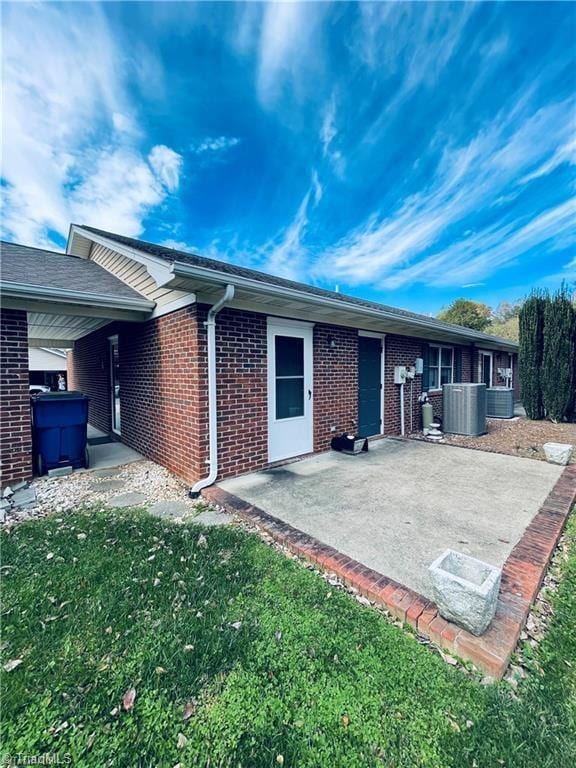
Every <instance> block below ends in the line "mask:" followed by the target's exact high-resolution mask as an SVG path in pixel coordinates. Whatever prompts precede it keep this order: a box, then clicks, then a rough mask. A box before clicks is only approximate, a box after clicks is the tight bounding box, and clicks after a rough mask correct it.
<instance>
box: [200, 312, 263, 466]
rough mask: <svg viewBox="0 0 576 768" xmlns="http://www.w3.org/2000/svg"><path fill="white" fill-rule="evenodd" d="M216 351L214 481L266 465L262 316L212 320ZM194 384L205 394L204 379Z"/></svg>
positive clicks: (224, 316)
mask: <svg viewBox="0 0 576 768" xmlns="http://www.w3.org/2000/svg"><path fill="white" fill-rule="evenodd" d="M207 310H208V307H204V308H203V312H204V314H205V313H206V312H207ZM216 351H217V357H216V376H217V382H218V435H219V440H218V476H219V477H221V478H224V477H232V476H234V475H239V474H243V473H245V472H250V471H252V470H254V469H260V468H262V467H264V466H266V464H267V462H268V394H267V387H268V383H267V381H268V371H267V359H268V358H267V323H266V315H261V314H257V313H255V312H243V311H240V310H237V309H227V308H224V309H223V310H222V311H221V312H220V313H219V314H218V315H217V317H216ZM200 383H201V386H202V387H203V389H205V390H206V391H207V387H208V382H207V377H206V376H203V377H202V378H201V382H200ZM207 407H208V406H206V409H207ZM207 416H208V414H207V412H206V420H205V429H206V432H207V430H208V419H207ZM207 471H208V470H207V468H206V472H207Z"/></svg>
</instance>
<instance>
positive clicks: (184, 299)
mask: <svg viewBox="0 0 576 768" xmlns="http://www.w3.org/2000/svg"><path fill="white" fill-rule="evenodd" d="M190 304H196V294H195V293H186V294H184V296H180V298H178V299H174V301H170V302H168V303H167V304H162V305H161V306H159V307H156V309H155V310H154V312H152V314H151V315H150V319H151V320H153V319H154V318H155V317H162V316H163V315H168V314H170V312H175V311H176V310H177V309H182V308H183V307H188V306H189V305H190Z"/></svg>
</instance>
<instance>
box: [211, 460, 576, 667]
mask: <svg viewBox="0 0 576 768" xmlns="http://www.w3.org/2000/svg"><path fill="white" fill-rule="evenodd" d="M202 495H203V496H204V497H205V498H206V499H207V500H208V501H211V502H214V503H215V504H218V505H219V506H221V507H224V508H225V509H226V510H228V511H229V512H231V513H233V514H237V515H239V516H240V517H242V518H244V519H245V520H247V521H249V522H250V523H253V524H255V525H256V526H257V527H259V528H261V529H262V530H264V531H265V532H266V533H268V534H269V535H270V536H272V538H273V539H274V540H275V541H277V542H279V543H280V544H283V545H285V546H286V547H288V549H289V550H290V551H291V552H293V553H294V554H297V555H300V556H302V557H304V558H305V559H307V560H309V561H310V562H313V563H316V564H317V565H319V566H320V567H321V568H322V569H323V570H325V571H329V572H332V573H335V574H336V576H337V577H338V578H339V579H341V580H342V581H343V582H344V583H345V584H346V585H348V586H350V587H354V588H356V589H357V590H358V591H359V592H360V593H361V594H363V595H365V596H366V597H367V598H368V599H370V600H372V601H374V602H375V603H377V604H379V605H381V606H383V607H384V608H386V609H388V610H389V611H390V613H391V614H392V615H393V616H395V617H396V618H397V619H400V620H401V621H403V622H406V623H407V624H409V625H410V626H411V627H413V628H414V629H415V630H416V631H417V632H418V633H420V634H421V635H424V636H425V637H428V638H429V639H430V640H431V641H432V642H433V643H435V644H436V645H438V646H440V647H442V648H445V649H446V650H449V651H451V652H452V653H455V654H456V655H457V656H459V657H460V658H462V659H464V660H467V661H471V662H472V663H473V664H475V665H476V666H477V667H479V668H480V669H481V670H482V671H483V672H484V673H485V674H486V675H487V676H488V677H489V678H491V679H495V680H497V679H500V678H501V677H502V676H503V675H504V672H505V671H506V668H507V667H508V664H509V662H510V657H511V656H512V653H513V652H514V649H515V648H516V643H517V642H518V638H519V637H520V632H521V630H522V628H523V626H524V623H525V621H526V618H527V616H528V612H529V610H530V606H531V605H532V602H533V601H534V598H535V597H536V595H537V593H538V590H539V589H540V585H541V583H542V580H543V579H544V575H545V573H546V569H547V567H548V563H549V562H550V558H551V557H552V554H553V552H554V550H555V548H556V545H557V543H558V539H559V538H560V535H561V533H562V531H563V529H564V525H565V523H566V520H567V518H568V514H569V513H570V510H571V508H572V506H573V505H574V503H576V466H575V465H572V466H567V467H566V468H565V469H564V471H563V472H562V474H561V475H560V477H559V479H558V481H557V482H556V484H555V485H554V487H553V489H552V490H551V491H550V493H549V494H548V496H547V498H546V501H545V502H544V504H543V505H542V506H541V507H540V509H539V510H538V512H537V513H536V515H535V516H534V518H533V519H532V521H531V522H530V524H529V525H528V527H527V528H526V530H525V531H524V533H523V534H522V537H521V538H520V541H519V542H518V543H517V544H516V546H515V547H514V549H513V550H512V552H511V553H510V555H509V556H508V559H507V560H506V562H505V563H504V566H503V569H502V583H501V587H500V594H499V597H498V606H497V609H496V616H495V617H494V620H493V621H492V623H491V625H490V627H489V628H488V630H487V631H486V632H485V633H484V635H482V637H475V636H474V635H472V634H471V633H470V632H467V631H466V630H464V629H460V627H458V626H456V625H455V624H452V623H451V622H449V621H446V620H445V619H443V618H442V617H441V616H440V614H439V613H438V608H437V606H436V605H435V603H433V602H432V601H431V600H428V598H426V597H423V596H422V595H420V594H418V593H417V592H415V591H414V590H412V589H409V588H408V587H405V586H403V585H402V584H399V583H398V582H396V581H394V580H393V579H389V578H388V577H387V576H384V575H383V574H381V573H378V571H375V570H373V569H372V568H368V567H366V566H365V565H363V564H362V563H360V562H358V561H357V560H354V559H353V558H351V557H348V555H345V554H343V553H342V552H339V551H338V550H337V549H334V547H330V546H328V545H327V544H323V543H322V542H321V541H319V540H318V539H316V538H314V537H313V536H310V535H308V534H307V533H304V532H303V531H300V530H299V529H298V528H294V527H293V526H291V525H289V524H288V523H285V522H284V521H282V520H280V519H279V518H277V517H273V516H272V515H269V514H268V513H267V512H265V511H264V510H262V509H259V508H258V507H255V506H253V505H251V504H249V503H248V502H246V501H243V500H242V499H240V498H238V497H237V496H234V495H233V494H231V493H228V492H227V491H225V490H223V489H222V488H219V487H218V486H211V487H210V488H205V489H204V491H203V492H202Z"/></svg>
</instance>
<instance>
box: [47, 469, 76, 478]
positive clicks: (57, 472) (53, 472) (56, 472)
mask: <svg viewBox="0 0 576 768" xmlns="http://www.w3.org/2000/svg"><path fill="white" fill-rule="evenodd" d="M72 472H74V469H73V467H54V469H49V470H48V477H66V475H71V474H72Z"/></svg>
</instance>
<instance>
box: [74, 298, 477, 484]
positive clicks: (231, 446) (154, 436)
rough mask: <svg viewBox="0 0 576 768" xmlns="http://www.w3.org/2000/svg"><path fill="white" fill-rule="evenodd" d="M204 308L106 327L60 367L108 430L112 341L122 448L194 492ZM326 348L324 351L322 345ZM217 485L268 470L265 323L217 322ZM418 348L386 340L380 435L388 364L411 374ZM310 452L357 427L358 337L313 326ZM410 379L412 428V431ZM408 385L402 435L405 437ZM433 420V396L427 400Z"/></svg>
mask: <svg viewBox="0 0 576 768" xmlns="http://www.w3.org/2000/svg"><path fill="white" fill-rule="evenodd" d="M207 310H208V307H206V306H191V307H186V308H184V309H181V310H177V311H175V312H172V313H170V314H168V315H165V316H163V317H161V318H158V319H156V320H150V321H148V322H146V323H142V324H126V323H124V324H120V323H112V324H110V325H109V326H107V327H106V328H103V329H101V330H99V331H96V332H95V333H93V334H91V335H90V336H88V337H85V338H84V339H82V340H80V341H79V342H77V343H76V345H75V349H74V353H73V355H72V359H71V364H70V367H69V376H70V381H71V384H72V386H74V387H75V388H78V389H80V390H82V391H84V392H86V394H88V395H89V396H91V397H92V407H91V423H93V424H94V425H95V426H99V427H100V428H101V429H104V430H106V431H108V430H109V429H110V400H109V375H110V373H109V355H108V336H110V335H112V334H113V333H118V336H119V352H120V389H121V395H122V397H121V408H122V411H121V419H122V439H123V441H124V442H126V443H127V444H128V445H130V446H131V447H133V448H135V449H136V450H138V451H140V452H141V453H142V454H143V455H145V456H147V457H149V458H151V459H153V460H155V461H157V462H159V463H160V464H163V465H164V466H166V467H168V468H169V469H170V470H171V471H173V472H174V473H176V474H177V475H179V476H181V477H183V478H185V479H186V480H187V481H188V482H190V483H193V482H194V481H196V480H197V479H199V478H201V477H204V476H205V475H207V474H208V471H209V467H208V465H207V464H206V459H207V458H208V381H207V351H206V328H205V326H204V321H205V319H206V315H207ZM330 338H332V339H333V340H334V342H335V345H334V347H331V346H330V343H329V340H330ZM216 340H217V341H216V346H217V377H218V431H219V452H218V454H219V475H218V476H219V478H224V477H231V476H234V475H238V474H242V473H245V472H250V471H253V470H256V469H261V468H263V467H265V466H267V461H268V397H267V321H266V316H265V315H263V314H259V313H255V312H246V311H240V310H236V309H229V308H224V309H223V310H222V311H221V312H220V313H219V315H218V316H217V321H216ZM426 343H427V342H425V341H423V340H421V339H415V338H411V337H406V336H395V335H388V336H387V337H386V340H385V360H386V369H385V381H384V395H385V414H384V429H385V433H386V434H399V433H400V402H399V401H400V391H399V387H398V386H397V385H395V384H394V383H393V376H394V366H395V365H411V364H413V363H414V361H415V359H416V358H417V357H420V356H421V355H422V351H423V347H424V345H425V344H426ZM313 345H314V450H315V451H322V450H326V449H328V448H329V446H330V440H331V438H332V437H333V435H334V434H335V433H334V432H332V431H331V429H332V427H333V426H334V427H336V433H341V432H343V431H347V430H349V429H353V428H354V427H355V426H356V425H357V411H358V331H357V329H354V328H341V327H338V326H330V325H323V324H319V325H316V326H315V327H314V342H313ZM460 349H461V351H462V379H463V380H464V381H469V380H470V375H471V368H472V358H471V349H470V347H461V348H460ZM421 381H422V379H421V377H420V376H418V377H416V379H415V380H414V385H413V393H412V398H413V402H412V408H413V410H412V426H413V429H414V430H418V429H420V427H421V407H420V404H419V403H418V402H417V398H418V396H419V394H420V391H421ZM410 388H411V387H410V384H407V385H406V387H405V426H406V431H407V432H408V431H409V430H410ZM430 399H431V402H432V404H433V406H434V410H435V415H436V416H441V415H442V395H441V393H433V394H432V395H431V396H430Z"/></svg>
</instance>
